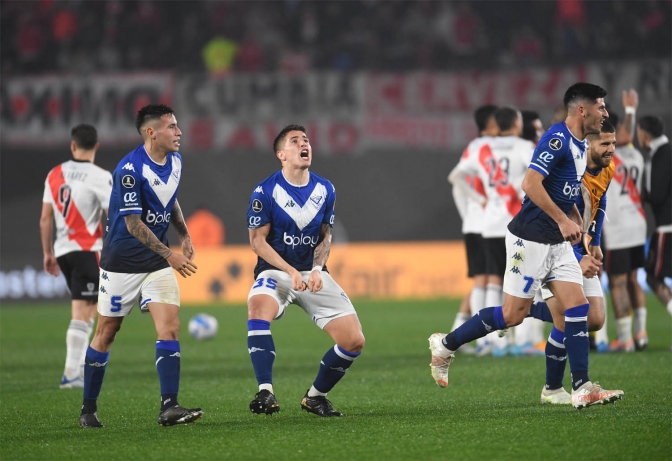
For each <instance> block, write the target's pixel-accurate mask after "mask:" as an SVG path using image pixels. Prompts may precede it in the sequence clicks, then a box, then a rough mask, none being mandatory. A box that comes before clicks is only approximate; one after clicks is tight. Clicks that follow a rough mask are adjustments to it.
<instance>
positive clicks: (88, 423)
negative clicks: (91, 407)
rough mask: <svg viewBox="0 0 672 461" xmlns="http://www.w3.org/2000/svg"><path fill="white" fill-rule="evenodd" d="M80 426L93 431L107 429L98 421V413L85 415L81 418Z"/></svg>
mask: <svg viewBox="0 0 672 461" xmlns="http://www.w3.org/2000/svg"><path fill="white" fill-rule="evenodd" d="M79 425H80V426H82V427H83V428H84V429H92V428H95V427H105V426H103V423H101V422H100V420H99V419H98V413H97V412H93V413H84V414H82V415H80V416H79Z"/></svg>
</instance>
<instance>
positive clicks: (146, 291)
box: [79, 105, 203, 428]
mask: <svg viewBox="0 0 672 461" xmlns="http://www.w3.org/2000/svg"><path fill="white" fill-rule="evenodd" d="M135 126H136V128H137V130H138V133H140V134H141V135H142V138H143V140H144V143H143V144H141V145H140V146H138V147H137V148H136V149H134V150H133V151H132V152H130V153H129V154H128V155H126V157H124V158H123V159H122V160H121V162H119V165H118V166H117V168H116V169H115V170H114V174H113V186H112V196H111V197H110V208H109V216H108V232H107V235H106V236H105V242H104V244H103V254H102V258H101V261H100V269H101V271H100V289H99V295H98V303H99V304H98V325H97V327H96V333H95V335H94V337H93V341H91V345H90V346H89V349H88V350H87V351H86V365H85V367H84V404H83V405H82V411H81V416H80V418H79V424H80V425H81V426H82V427H84V428H91V427H103V425H102V424H101V423H100V421H99V420H98V416H97V409H98V408H97V399H98V396H99V394H100V389H101V387H102V385H103V377H104V376H105V368H106V366H107V361H108V358H109V355H110V352H109V351H110V347H111V346H112V342H113V341H114V338H115V336H116V334H117V332H118V331H119V329H120V328H121V323H122V321H123V320H124V317H125V316H127V315H128V314H129V313H130V312H131V309H133V306H134V305H135V303H136V302H137V303H138V305H139V306H140V310H141V311H143V312H149V313H150V314H151V316H152V319H153V320H154V325H155V327H156V333H157V341H156V370H157V372H158V374H159V382H160V384H161V411H160V413H159V420H158V422H159V424H160V425H162V426H172V425H174V424H186V423H190V422H192V421H195V420H196V419H198V418H200V417H201V416H202V415H203V411H202V410H201V409H200V408H194V409H186V408H183V407H182V406H180V405H179V404H178V402H177V393H178V390H179V386H180V343H179V341H178V338H179V333H180V321H179V318H178V312H179V309H180V290H179V287H178V285H177V279H176V278H175V273H174V272H173V270H176V271H177V272H179V273H180V275H182V276H183V277H187V276H190V275H192V274H194V273H196V269H197V267H196V265H195V264H194V263H193V259H194V247H193V245H192V244H191V237H190V236H189V231H188V230H187V226H186V225H185V223H184V217H183V215H182V210H181V209H180V205H179V204H178V202H177V191H178V186H179V184H180V177H181V175H182V158H181V157H180V155H179V154H178V153H177V151H178V150H179V148H180V138H181V136H182V132H181V131H180V129H179V128H178V127H177V120H176V119H175V115H174V113H173V110H172V109H171V108H170V107H168V106H164V105H148V106H145V107H143V108H142V109H140V111H139V112H138V115H137V119H136V122H135ZM170 223H172V224H173V226H174V227H175V230H176V231H177V234H178V236H179V237H180V240H181V242H182V253H183V254H179V253H174V252H173V251H172V250H171V249H170V248H168V226H169V224H170Z"/></svg>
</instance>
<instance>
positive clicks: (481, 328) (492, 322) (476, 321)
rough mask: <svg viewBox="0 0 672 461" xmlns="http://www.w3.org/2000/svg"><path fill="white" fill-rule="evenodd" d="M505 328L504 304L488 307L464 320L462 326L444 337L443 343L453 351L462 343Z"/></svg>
mask: <svg viewBox="0 0 672 461" xmlns="http://www.w3.org/2000/svg"><path fill="white" fill-rule="evenodd" d="M504 328H506V322H505V321H504V315H503V314H502V306H497V307H486V308H483V309H481V310H480V311H478V314H476V315H474V316H473V317H472V318H470V319H469V320H467V321H466V322H464V323H463V324H462V326H461V327H459V328H457V329H455V331H452V332H450V333H448V336H446V337H445V338H444V339H443V345H444V346H446V348H448V349H450V350H451V351H456V350H457V349H459V347H460V346H461V345H462V344H465V343H468V342H471V341H473V340H474V339H478V338H482V337H483V336H485V335H487V334H488V333H492V332H493V331H497V330H503V329H504Z"/></svg>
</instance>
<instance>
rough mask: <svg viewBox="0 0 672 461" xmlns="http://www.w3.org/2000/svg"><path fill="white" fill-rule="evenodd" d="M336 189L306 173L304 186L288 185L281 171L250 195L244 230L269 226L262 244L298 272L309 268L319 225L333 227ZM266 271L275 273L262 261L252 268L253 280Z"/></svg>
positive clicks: (259, 260)
mask: <svg viewBox="0 0 672 461" xmlns="http://www.w3.org/2000/svg"><path fill="white" fill-rule="evenodd" d="M335 203H336V189H335V188H334V186H333V185H332V184H331V182H329V181H328V180H326V179H324V178H323V177H321V176H319V175H317V174H315V173H312V172H311V173H310V176H309V180H308V183H307V184H306V185H304V186H297V185H294V184H291V183H290V182H288V181H287V179H285V176H284V175H283V174H282V170H280V171H278V172H277V173H275V174H273V175H271V176H269V177H268V178H266V179H264V180H263V181H262V182H261V183H259V185H258V186H257V187H256V188H255V189H254V192H252V197H251V198H250V203H249V206H248V208H247V227H248V229H257V228H259V227H262V226H265V225H266V224H270V226H271V227H270V230H269V233H268V237H267V238H266V241H267V242H268V244H269V245H270V246H271V247H272V248H273V249H274V250H275V251H277V252H278V254H279V255H280V256H281V257H282V259H284V260H285V261H287V263H288V264H289V265H290V266H292V267H293V268H295V269H296V270H298V271H308V270H310V269H312V267H313V252H314V251H315V246H316V245H317V242H318V240H319V237H320V229H321V227H322V224H329V225H330V226H332V227H333V225H334V205H335ZM267 269H277V268H276V267H274V266H272V265H271V264H269V263H268V262H266V261H264V260H263V259H262V258H258V260H257V265H256V267H255V268H254V276H255V278H256V277H257V276H258V275H259V273H260V272H262V271H264V270H267Z"/></svg>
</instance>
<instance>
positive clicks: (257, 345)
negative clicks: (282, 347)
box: [247, 319, 275, 385]
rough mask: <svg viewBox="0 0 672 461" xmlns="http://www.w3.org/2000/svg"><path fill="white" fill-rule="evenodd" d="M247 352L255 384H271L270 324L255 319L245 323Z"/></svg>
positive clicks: (272, 353)
mask: <svg viewBox="0 0 672 461" xmlns="http://www.w3.org/2000/svg"><path fill="white" fill-rule="evenodd" d="M247 350H248V352H249V353H250V359H252V367H254V374H255V375H256V377H257V383H258V384H259V385H261V384H273V362H274V361H275V344H274V343H273V336H271V322H267V321H266V320H256V319H253V320H248V321H247Z"/></svg>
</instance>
